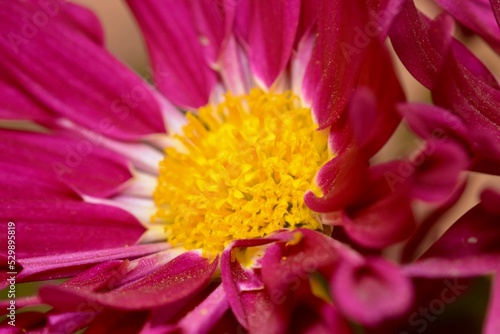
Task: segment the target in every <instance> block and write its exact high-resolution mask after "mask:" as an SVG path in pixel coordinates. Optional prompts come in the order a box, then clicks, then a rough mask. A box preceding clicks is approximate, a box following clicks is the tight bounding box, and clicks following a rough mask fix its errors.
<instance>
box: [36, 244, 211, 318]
mask: <svg viewBox="0 0 500 334" xmlns="http://www.w3.org/2000/svg"><path fill="white" fill-rule="evenodd" d="M217 262H218V261H217V260H215V261H212V262H211V263H210V262H209V261H208V260H207V259H204V258H202V257H201V256H199V255H198V254H196V253H193V252H188V253H184V254H182V255H180V256H178V257H176V258H175V259H173V260H171V261H169V262H167V263H166V264H165V265H163V266H161V267H159V268H158V269H156V270H155V271H153V272H152V273H151V274H149V275H147V276H145V277H143V278H141V279H138V280H136V281H134V282H130V283H129V284H126V285H124V286H121V287H119V288H117V289H113V287H114V284H116V280H117V279H118V280H120V279H121V276H122V275H123V274H120V272H118V271H113V269H114V267H112V268H111V269H108V271H106V275H104V276H103V275H101V274H98V273H94V274H89V273H87V274H86V273H83V274H81V275H80V276H77V277H76V278H73V279H72V280H70V281H68V282H66V283H65V284H63V285H61V286H46V287H44V288H42V289H41V291H40V296H41V298H42V300H43V301H44V302H47V303H49V304H51V305H54V306H56V307H60V308H64V309H68V310H69V309H74V308H75V307H78V305H79V304H80V303H81V302H85V301H88V302H95V303H98V304H99V305H103V306H107V307H112V308H116V309H122V310H144V309H148V308H156V307H160V306H166V305H175V304H176V303H177V302H182V301H183V300H185V299H189V298H192V297H193V296H194V295H196V293H198V292H199V291H200V290H201V289H203V288H204V287H205V286H207V284H208V283H209V282H210V280H211V277H212V274H213V273H214V271H215V269H216V267H217ZM109 270H111V271H109ZM97 275H99V276H97ZM80 280H83V282H84V284H87V283H85V282H88V285H87V286H86V287H85V289H84V288H83V287H82V283H81V282H79V281H80ZM105 287H107V288H105Z"/></svg>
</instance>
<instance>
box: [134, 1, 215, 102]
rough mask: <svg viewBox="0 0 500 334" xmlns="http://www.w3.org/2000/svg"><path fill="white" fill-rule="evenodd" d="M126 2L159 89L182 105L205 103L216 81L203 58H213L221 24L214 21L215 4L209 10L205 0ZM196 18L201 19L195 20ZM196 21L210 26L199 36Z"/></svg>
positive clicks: (205, 59) (211, 59)
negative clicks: (199, 0)
mask: <svg viewBox="0 0 500 334" xmlns="http://www.w3.org/2000/svg"><path fill="white" fill-rule="evenodd" d="M127 3H128V5H129V6H130V8H131V9H132V12H133V13H134V15H135V17H136V19H137V21H138V23H139V25H140V27H141V29H142V31H143V33H144V36H145V39H146V44H147V46H148V49H149V53H150V55H151V60H152V64H153V71H154V81H155V84H156V86H157V87H158V88H159V90H160V91H161V92H162V93H163V94H164V95H165V96H166V97H167V98H168V99H169V100H170V101H171V102H172V103H174V104H176V105H178V106H181V107H183V108H198V107H201V106H203V105H205V104H207V103H208V99H209V97H210V94H211V93H212V90H213V88H214V87H215V84H216V83H217V75H216V73H215V71H213V70H212V69H211V68H210V67H209V63H207V60H209V61H210V62H211V63H212V62H213V61H214V57H215V54H216V53H217V48H218V45H219V44H220V43H221V34H222V32H221V29H222V28H223V27H224V26H223V22H222V20H220V22H218V21H217V17H216V16H214V15H217V13H216V12H215V11H216V10H218V8H217V7H216V5H215V4H213V5H212V6H211V7H212V9H209V8H210V5H209V2H208V1H201V2H200V3H199V4H198V3H197V2H188V1H176V0H169V1H163V2H161V3H160V2H158V1H150V0H148V1H144V0H139V1H137V0H128V1H127ZM203 8H205V10H206V11H205V12H204V11H203ZM207 8H208V10H207ZM200 18H202V19H203V21H199V19H200ZM197 24H199V25H201V27H208V26H210V28H211V29H209V30H208V31H203V32H202V33H203V35H201V36H200V35H199V33H200V32H199V31H198V30H197V27H196V25H197ZM206 34H208V35H206ZM207 43H208V44H207ZM203 44H207V45H208V47H207V48H205V47H204V46H203ZM207 50H208V51H209V53H208V54H206V51H207ZM207 57H208V59H207Z"/></svg>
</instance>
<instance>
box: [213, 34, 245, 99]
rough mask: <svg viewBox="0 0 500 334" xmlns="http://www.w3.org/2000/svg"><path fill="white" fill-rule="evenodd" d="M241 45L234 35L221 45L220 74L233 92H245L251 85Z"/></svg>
mask: <svg viewBox="0 0 500 334" xmlns="http://www.w3.org/2000/svg"><path fill="white" fill-rule="evenodd" d="M247 62H248V60H247V59H246V55H245V54H244V52H243V50H242V47H241V46H240V45H239V44H238V42H237V41H236V38H235V37H234V36H230V37H229V38H228V40H227V42H226V43H225V44H224V45H223V46H222V48H221V52H220V58H219V64H220V67H221V68H220V70H219V72H220V75H221V77H222V80H223V82H224V84H225V86H226V88H227V89H228V90H230V91H231V92H232V93H233V94H237V95H239V94H245V93H247V92H248V91H249V90H250V87H251V75H250V68H249V65H248V64H247Z"/></svg>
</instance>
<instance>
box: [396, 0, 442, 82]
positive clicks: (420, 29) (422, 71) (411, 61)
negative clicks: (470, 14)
mask: <svg viewBox="0 0 500 334" xmlns="http://www.w3.org/2000/svg"><path fill="white" fill-rule="evenodd" d="M451 24H452V22H449V21H446V20H441V21H440V22H439V23H438V24H436V27H435V29H433V30H432V34H433V36H432V37H431V36H430V34H431V32H430V31H431V29H430V26H431V22H430V20H429V19H428V18H427V17H425V16H423V15H422V14H420V13H419V12H418V11H417V9H416V7H415V4H414V3H413V1H405V2H403V7H402V11H401V14H400V15H398V16H397V18H396V19H395V21H394V24H393V26H392V28H391V31H390V37H391V43H392V45H393V47H394V50H395V51H396V53H397V55H398V56H399V58H400V59H401V61H402V62H403V64H404V65H405V67H406V68H407V69H408V71H409V72H410V73H411V74H412V75H413V76H414V77H415V78H416V79H417V80H418V81H420V82H421V83H422V84H423V85H424V86H426V87H427V88H431V87H432V86H433V85H434V81H435V76H436V73H437V72H438V70H439V69H440V67H441V65H442V64H443V60H444V59H443V55H442V54H440V52H439V51H440V50H436V48H435V47H434V45H433V43H432V41H431V38H435V39H438V38H441V40H442V41H441V43H442V47H443V49H445V48H446V47H447V46H448V45H449V43H450V41H451V36H450V30H451ZM408 40H411V41H415V43H408ZM443 41H444V42H443Z"/></svg>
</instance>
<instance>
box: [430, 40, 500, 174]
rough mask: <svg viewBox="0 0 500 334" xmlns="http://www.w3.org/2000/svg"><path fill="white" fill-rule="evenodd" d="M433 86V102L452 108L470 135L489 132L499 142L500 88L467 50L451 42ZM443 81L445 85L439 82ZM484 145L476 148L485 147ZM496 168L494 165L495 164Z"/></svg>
mask: <svg viewBox="0 0 500 334" xmlns="http://www.w3.org/2000/svg"><path fill="white" fill-rule="evenodd" d="M452 46H453V47H452V49H451V51H450V52H449V53H448V55H447V57H446V62H445V65H444V66H443V68H442V71H441V73H440V75H439V77H438V78H437V82H436V86H435V88H434V89H433V92H432V94H433V98H434V101H435V103H436V104H437V105H440V106H442V107H444V108H446V109H449V110H453V111H454V113H455V114H456V115H458V117H460V118H461V119H462V120H463V121H464V123H465V124H466V126H467V128H468V129H469V130H470V131H471V132H472V135H473V137H475V138H477V137H478V136H481V135H489V137H488V139H489V140H491V141H492V142H491V144H492V145H493V146H496V147H497V148H496V149H494V148H491V149H489V151H493V152H495V153H494V154H497V153H498V146H499V145H500V136H499V135H498V134H499V133H500V114H499V113H498V110H499V108H500V88H499V86H498V83H497V81H496V79H495V78H494V76H493V75H492V74H491V73H490V72H489V71H488V70H487V69H486V68H485V67H484V65H483V64H482V63H481V62H480V61H479V59H477V58H476V57H475V56H474V55H473V54H472V53H471V52H470V51H468V50H467V49H466V48H465V47H464V46H462V45H461V44H458V42H456V43H454V44H453V45H452ZM445 83H446V87H443V86H442V85H443V84H445ZM486 148H487V145H486V144H482V145H481V146H480V149H482V150H485V149H486ZM497 167H498V166H497Z"/></svg>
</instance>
